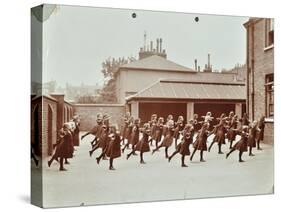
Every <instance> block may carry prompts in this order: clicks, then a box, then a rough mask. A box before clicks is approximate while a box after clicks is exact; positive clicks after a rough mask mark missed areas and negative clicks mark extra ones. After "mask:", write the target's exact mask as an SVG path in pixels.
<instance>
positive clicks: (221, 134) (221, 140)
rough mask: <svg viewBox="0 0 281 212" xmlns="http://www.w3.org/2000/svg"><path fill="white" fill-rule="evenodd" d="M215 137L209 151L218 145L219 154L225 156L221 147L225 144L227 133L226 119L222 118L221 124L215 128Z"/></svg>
mask: <svg viewBox="0 0 281 212" xmlns="http://www.w3.org/2000/svg"><path fill="white" fill-rule="evenodd" d="M213 132H214V134H215V137H214V139H213V142H212V143H211V145H210V147H209V149H208V151H209V152H210V151H211V148H212V146H213V145H214V143H218V147H219V148H218V149H219V151H218V154H223V152H222V151H221V146H222V144H225V133H226V132H227V130H226V117H223V116H221V118H220V123H219V124H218V125H216V126H215V127H214V130H213Z"/></svg>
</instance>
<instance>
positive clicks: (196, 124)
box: [192, 113, 201, 133]
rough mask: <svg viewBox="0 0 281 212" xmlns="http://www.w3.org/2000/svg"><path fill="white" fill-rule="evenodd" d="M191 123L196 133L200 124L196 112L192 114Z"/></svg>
mask: <svg viewBox="0 0 281 212" xmlns="http://www.w3.org/2000/svg"><path fill="white" fill-rule="evenodd" d="M192 125H193V127H194V133H197V132H198V131H199V130H200V128H201V124H200V123H199V121H198V114H196V113H195V114H194V115H193V121H192Z"/></svg>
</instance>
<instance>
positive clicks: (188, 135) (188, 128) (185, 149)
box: [168, 124, 194, 167]
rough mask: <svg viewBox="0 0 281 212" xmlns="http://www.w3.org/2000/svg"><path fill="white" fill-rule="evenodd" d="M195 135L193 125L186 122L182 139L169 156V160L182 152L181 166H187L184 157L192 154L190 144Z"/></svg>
mask: <svg viewBox="0 0 281 212" xmlns="http://www.w3.org/2000/svg"><path fill="white" fill-rule="evenodd" d="M193 135H194V129H193V126H192V125H191V124H186V125H185V127H184V130H183V137H182V141H181V143H179V144H178V145H177V148H176V151H175V152H174V153H173V154H172V155H171V156H170V157H169V158H168V161H169V162H170V161H171V159H172V158H173V157H174V156H175V155H176V154H178V153H180V154H181V155H182V156H181V166H182V167H187V165H185V163H184V158H185V156H186V155H190V150H189V145H190V144H192V141H193Z"/></svg>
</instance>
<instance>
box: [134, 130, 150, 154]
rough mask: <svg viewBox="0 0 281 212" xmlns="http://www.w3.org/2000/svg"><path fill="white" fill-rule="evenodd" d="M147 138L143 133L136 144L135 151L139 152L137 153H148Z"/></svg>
mask: <svg viewBox="0 0 281 212" xmlns="http://www.w3.org/2000/svg"><path fill="white" fill-rule="evenodd" d="M148 137H149V135H148V134H147V133H145V132H144V133H143V136H142V138H141V140H140V141H139V142H138V143H137V145H136V147H135V151H139V152H149V151H150V148H149V143H148Z"/></svg>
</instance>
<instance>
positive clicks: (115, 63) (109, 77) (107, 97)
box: [97, 57, 135, 103]
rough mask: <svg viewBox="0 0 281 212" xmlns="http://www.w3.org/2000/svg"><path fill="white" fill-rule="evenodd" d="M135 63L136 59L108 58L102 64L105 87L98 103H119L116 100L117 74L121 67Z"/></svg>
mask: <svg viewBox="0 0 281 212" xmlns="http://www.w3.org/2000/svg"><path fill="white" fill-rule="evenodd" d="M132 61H135V58H134V57H128V58H126V59H125V58H124V57H123V58H118V59H115V58H108V59H107V60H106V61H105V62H103V63H102V70H101V72H102V73H103V76H104V86H103V88H102V89H101V90H100V92H99V97H98V98H97V103H117V98H116V72H117V70H118V68H119V67H120V66H121V65H124V64H127V63H130V62H132Z"/></svg>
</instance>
